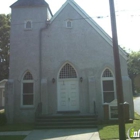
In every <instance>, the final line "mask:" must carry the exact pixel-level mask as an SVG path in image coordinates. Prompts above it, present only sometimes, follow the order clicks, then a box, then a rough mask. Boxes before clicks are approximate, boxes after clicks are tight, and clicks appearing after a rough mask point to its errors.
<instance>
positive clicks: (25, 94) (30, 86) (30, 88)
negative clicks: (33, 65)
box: [22, 72, 34, 106]
mask: <svg viewBox="0 0 140 140" xmlns="http://www.w3.org/2000/svg"><path fill="white" fill-rule="evenodd" d="M33 105H34V81H33V76H32V74H31V73H30V72H26V73H25V75H24V76H23V80H22V106H33Z"/></svg>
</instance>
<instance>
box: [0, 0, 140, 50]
mask: <svg viewBox="0 0 140 140" xmlns="http://www.w3.org/2000/svg"><path fill="white" fill-rule="evenodd" d="M15 1H16V0H4V1H2V2H1V3H0V14H2V13H5V14H7V13H10V12H11V10H10V8H9V6H10V5H11V4H12V3H14V2H15ZM46 1H47V2H48V4H49V5H50V8H51V10H52V12H53V14H55V13H56V11H57V10H58V9H59V8H60V7H61V6H62V4H63V3H64V2H65V1H66V0H46ZM75 2H77V3H78V4H79V5H80V6H81V7H82V8H83V9H84V10H85V11H86V12H87V13H88V14H89V16H90V17H93V19H94V20H95V21H96V22H97V23H98V24H99V25H100V26H101V27H102V28H103V29H104V30H105V31H106V32H107V33H108V34H109V35H110V36H111V25H110V16H109V15H110V14H109V0H75ZM114 2H115V8H116V19H117V30H118V41H119V44H120V45H121V46H122V47H125V48H126V49H127V50H129V49H130V50H133V51H138V50H140V0H114ZM99 16H100V17H102V18H97V17H99Z"/></svg>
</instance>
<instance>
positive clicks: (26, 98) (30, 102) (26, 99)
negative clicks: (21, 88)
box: [23, 95, 33, 105]
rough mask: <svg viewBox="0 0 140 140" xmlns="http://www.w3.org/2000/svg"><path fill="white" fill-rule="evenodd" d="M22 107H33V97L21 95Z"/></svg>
mask: <svg viewBox="0 0 140 140" xmlns="http://www.w3.org/2000/svg"><path fill="white" fill-rule="evenodd" d="M23 105H33V95H23Z"/></svg>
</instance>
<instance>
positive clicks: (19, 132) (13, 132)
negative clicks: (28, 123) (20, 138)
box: [0, 131, 31, 136]
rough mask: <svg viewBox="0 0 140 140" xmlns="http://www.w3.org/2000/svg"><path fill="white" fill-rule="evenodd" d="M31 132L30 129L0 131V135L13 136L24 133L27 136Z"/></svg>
mask: <svg viewBox="0 0 140 140" xmlns="http://www.w3.org/2000/svg"><path fill="white" fill-rule="evenodd" d="M30 133H31V131H6V132H0V136H8V135H10V136H15V135H24V136H27V135H29V134H30Z"/></svg>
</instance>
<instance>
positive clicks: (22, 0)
mask: <svg viewBox="0 0 140 140" xmlns="http://www.w3.org/2000/svg"><path fill="white" fill-rule="evenodd" d="M26 6H48V3H47V2H46V1H45V0H18V1H17V2H15V3H14V4H12V5H11V6H10V7H11V8H13V7H26Z"/></svg>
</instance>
